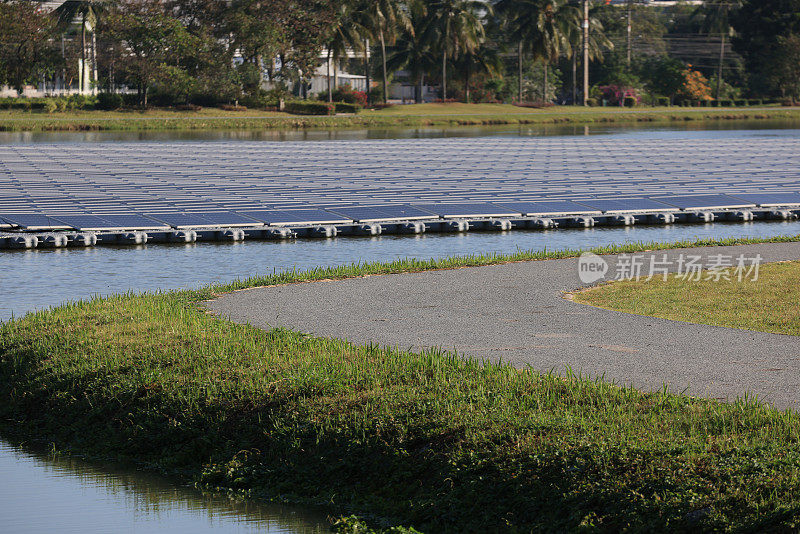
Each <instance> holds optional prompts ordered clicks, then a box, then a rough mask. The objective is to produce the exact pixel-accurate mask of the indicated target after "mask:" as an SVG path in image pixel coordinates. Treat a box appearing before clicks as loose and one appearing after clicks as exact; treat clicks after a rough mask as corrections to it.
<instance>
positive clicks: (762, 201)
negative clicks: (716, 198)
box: [731, 193, 800, 208]
mask: <svg viewBox="0 0 800 534" xmlns="http://www.w3.org/2000/svg"><path fill="white" fill-rule="evenodd" d="M731 196H732V197H735V198H740V199H742V200H743V201H745V202H752V203H753V204H757V205H758V206H761V207H763V208H770V207H777V206H800V193H744V194H739V193H736V194H732V195H731Z"/></svg>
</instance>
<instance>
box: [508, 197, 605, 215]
mask: <svg viewBox="0 0 800 534" xmlns="http://www.w3.org/2000/svg"><path fill="white" fill-rule="evenodd" d="M498 204H499V205H501V206H504V207H507V208H509V209H514V210H517V211H520V212H522V213H523V214H524V215H528V216H537V215H575V214H587V215H590V214H599V213H600V212H599V211H597V210H593V209H592V208H589V207H586V206H582V205H580V204H577V203H575V202H572V201H570V200H541V201H536V202H499V203H498Z"/></svg>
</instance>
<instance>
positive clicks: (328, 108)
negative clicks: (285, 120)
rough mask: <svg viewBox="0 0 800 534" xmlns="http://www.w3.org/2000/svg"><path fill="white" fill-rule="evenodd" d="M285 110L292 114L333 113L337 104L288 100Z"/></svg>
mask: <svg viewBox="0 0 800 534" xmlns="http://www.w3.org/2000/svg"><path fill="white" fill-rule="evenodd" d="M284 110H285V111H286V113H291V114H292V115H333V113H334V110H335V106H334V105H333V104H329V103H328V102H311V101H309V102H287V103H286V107H285V108H284Z"/></svg>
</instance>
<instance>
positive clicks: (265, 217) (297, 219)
mask: <svg viewBox="0 0 800 534" xmlns="http://www.w3.org/2000/svg"><path fill="white" fill-rule="evenodd" d="M239 213H240V214H241V215H244V216H246V217H250V218H251V219H255V220H257V221H261V222H263V223H265V224H269V225H273V226H291V225H306V224H308V225H310V224H341V223H349V222H353V221H352V219H347V218H345V217H342V216H341V215H336V214H335V213H331V212H329V211H324V210H321V209H299V210H262V211H240V212H239Z"/></svg>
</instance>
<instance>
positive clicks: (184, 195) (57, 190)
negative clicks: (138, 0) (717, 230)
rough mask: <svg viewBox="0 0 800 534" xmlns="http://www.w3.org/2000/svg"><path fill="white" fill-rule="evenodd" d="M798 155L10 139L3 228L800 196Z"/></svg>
mask: <svg viewBox="0 0 800 534" xmlns="http://www.w3.org/2000/svg"><path fill="white" fill-rule="evenodd" d="M798 169H800V140H798V139H796V138H793V137H791V136H784V137H773V138H770V137H763V138H748V139H747V141H746V144H745V143H744V142H743V141H742V140H741V139H737V138H726V139H691V140H689V139H680V138H677V139H658V138H645V139H624V140H620V139H619V138H616V137H545V138H500V137H491V138H460V139H423V140H380V141H324V142H197V143H192V142H136V143H97V144H31V145H8V146H0V232H9V231H29V232H45V231H47V232H59V231H73V232H74V231H79V232H102V231H106V232H110V231H151V232H152V231H167V230H182V231H191V230H198V229H208V228H226V229H236V228H254V227H265V228H273V227H274V228H281V227H297V226H310V225H341V224H370V223H387V224H388V223H396V222H402V221H406V222H415V221H416V226H414V228H419V227H420V226H419V225H420V224H423V226H424V224H427V223H426V221H427V222H428V223H429V222H430V221H436V220H449V219H480V218H520V217H529V218H530V217H565V216H577V215H581V216H590V217H591V216H612V215H624V214H637V213H638V214H642V213H648V214H658V213H672V212H675V213H678V214H680V213H682V212H687V213H688V212H690V211H696V210H750V209H762V208H763V209H772V208H781V207H783V208H800V170H798ZM665 220H669V219H665ZM500 226H502V225H500ZM281 235H283V234H281Z"/></svg>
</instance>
